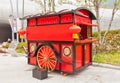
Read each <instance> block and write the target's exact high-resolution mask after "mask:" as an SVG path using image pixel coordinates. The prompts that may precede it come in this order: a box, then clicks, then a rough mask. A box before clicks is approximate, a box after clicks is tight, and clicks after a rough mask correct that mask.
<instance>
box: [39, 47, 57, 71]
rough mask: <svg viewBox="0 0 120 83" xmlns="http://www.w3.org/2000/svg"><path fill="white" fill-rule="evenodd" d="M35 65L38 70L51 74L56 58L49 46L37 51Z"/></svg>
mask: <svg viewBox="0 0 120 83" xmlns="http://www.w3.org/2000/svg"><path fill="white" fill-rule="evenodd" d="M37 63H38V66H39V67H40V68H42V69H47V70H48V72H51V71H53V70H54V69H55V67H56V64H57V58H56V55H55V53H54V51H53V49H52V48H51V47H50V46H48V45H44V46H41V47H40V48H39V49H38V52H37Z"/></svg>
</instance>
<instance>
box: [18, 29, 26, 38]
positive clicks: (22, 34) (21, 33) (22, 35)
mask: <svg viewBox="0 0 120 83" xmlns="http://www.w3.org/2000/svg"><path fill="white" fill-rule="evenodd" d="M17 33H18V34H19V35H20V38H21V39H23V38H24V34H25V30H23V29H20V30H19V31H18V32H17Z"/></svg>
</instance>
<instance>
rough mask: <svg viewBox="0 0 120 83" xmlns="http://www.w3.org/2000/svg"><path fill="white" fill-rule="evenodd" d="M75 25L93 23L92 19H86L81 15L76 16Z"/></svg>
mask: <svg viewBox="0 0 120 83" xmlns="http://www.w3.org/2000/svg"><path fill="white" fill-rule="evenodd" d="M75 23H76V24H85V23H91V20H90V18H85V17H83V16H80V15H75Z"/></svg>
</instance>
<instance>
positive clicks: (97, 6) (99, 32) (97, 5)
mask: <svg viewBox="0 0 120 83" xmlns="http://www.w3.org/2000/svg"><path fill="white" fill-rule="evenodd" d="M94 6H95V11H96V18H97V24H98V26H97V27H98V39H99V44H101V29H100V17H99V2H98V1H97V0H96V1H94Z"/></svg>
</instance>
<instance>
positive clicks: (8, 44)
mask: <svg viewBox="0 0 120 83" xmlns="http://www.w3.org/2000/svg"><path fill="white" fill-rule="evenodd" d="M9 46H10V43H6V45H5V46H2V47H3V48H6V49H8V47H9ZM22 46H24V47H26V48H27V42H20V43H19V44H18V46H17V48H16V52H17V53H22V54H25V51H24V49H23V48H22Z"/></svg>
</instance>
